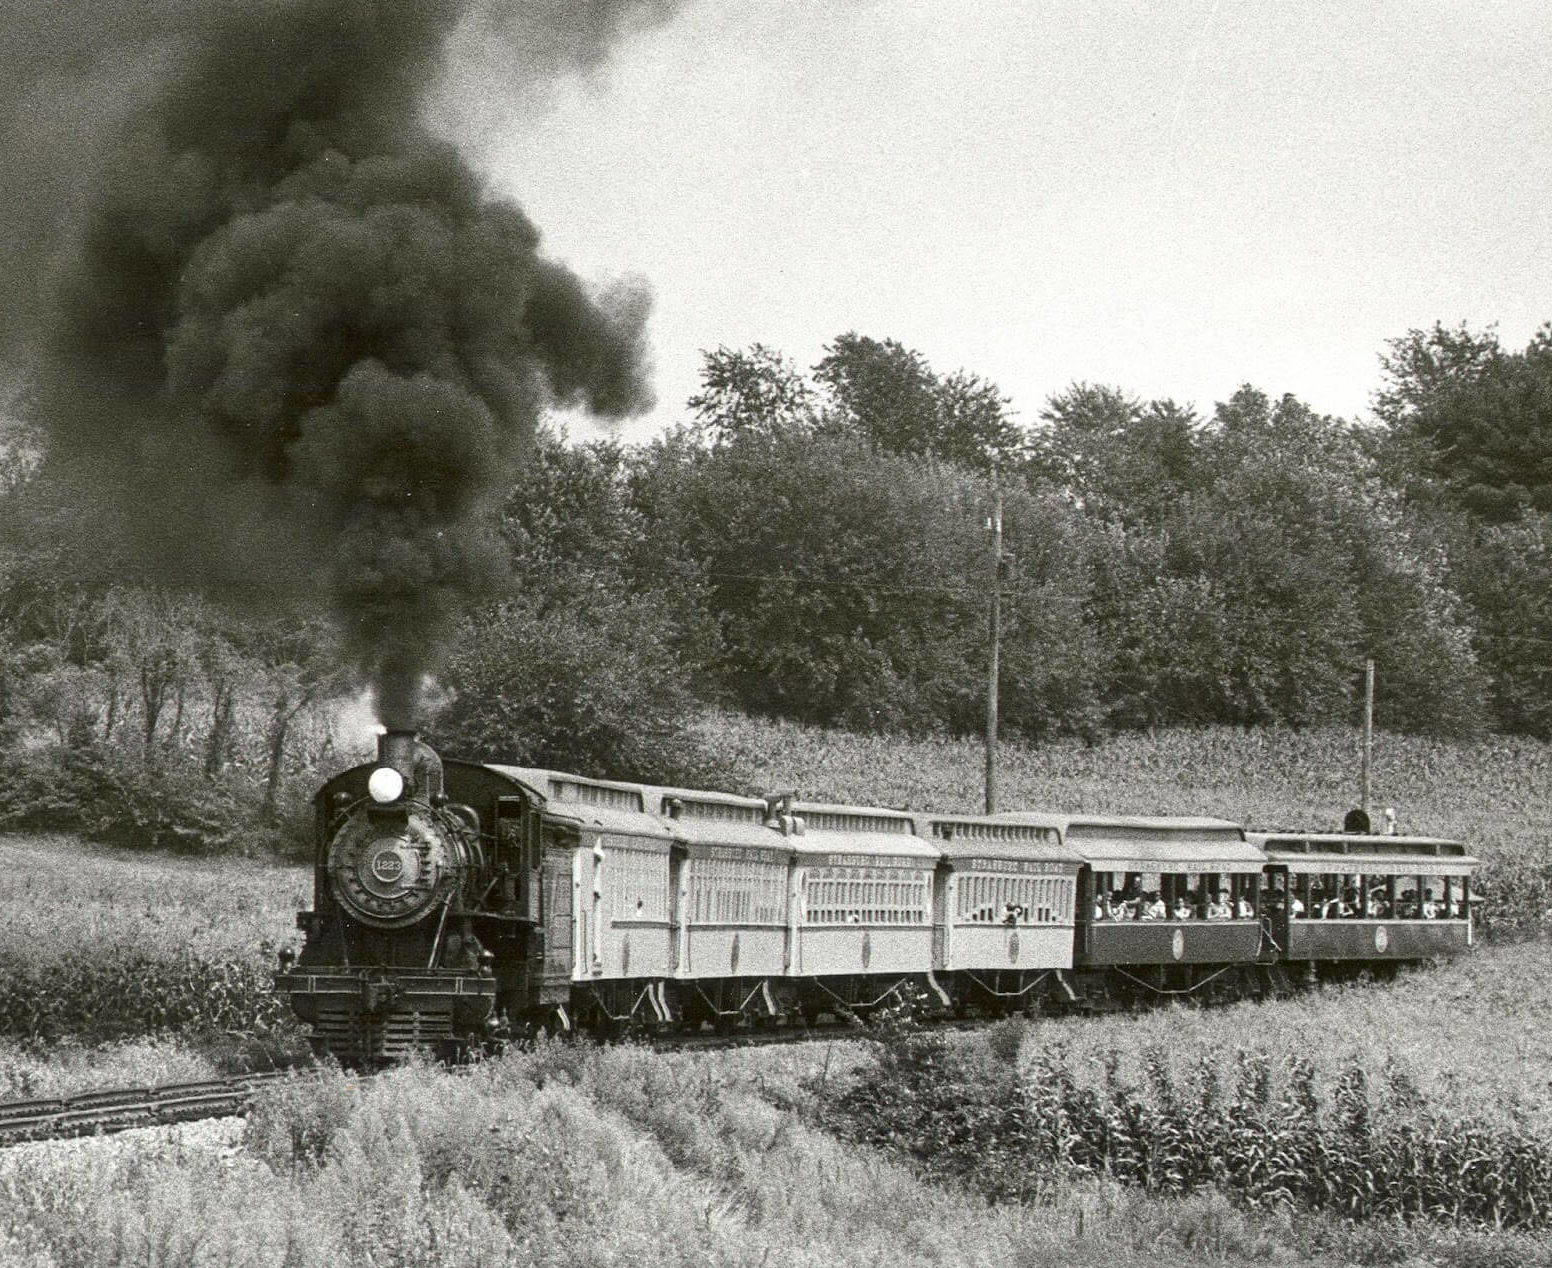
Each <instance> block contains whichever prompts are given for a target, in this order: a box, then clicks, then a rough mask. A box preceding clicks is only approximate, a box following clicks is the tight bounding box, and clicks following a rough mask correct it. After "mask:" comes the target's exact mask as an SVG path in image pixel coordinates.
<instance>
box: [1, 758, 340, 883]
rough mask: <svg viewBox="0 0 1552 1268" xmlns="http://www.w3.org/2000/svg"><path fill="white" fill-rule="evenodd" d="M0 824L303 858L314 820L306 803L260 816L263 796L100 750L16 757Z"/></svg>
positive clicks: (146, 846) (196, 850)
mask: <svg viewBox="0 0 1552 1268" xmlns="http://www.w3.org/2000/svg"><path fill="white" fill-rule="evenodd" d="M0 828H5V829H11V830H18V831H29V832H75V833H79V834H81V835H82V836H85V837H88V838H90V839H91V840H94V841H100V842H102V843H104V844H107V845H118V846H123V847H125V848H128V849H134V850H161V851H167V852H170V853H176V854H244V855H248V856H259V855H280V856H283V857H292V858H297V857H303V856H304V855H305V854H306V852H307V851H308V849H309V848H310V839H309V833H310V831H311V820H310V816H309V815H308V814H307V813H306V811H305V808H304V807H303V806H302V805H301V804H300V803H294V804H288V805H287V806H286V807H285V809H284V810H283V812H282V813H281V814H280V815H279V816H278V817H276V818H266V817H264V816H263V815H261V803H260V799H259V796H258V793H257V791H256V790H254V789H251V788H249V787H247V786H246V785H245V784H244V783H242V782H241V781H240V780H239V779H237V778H227V779H222V780H210V779H207V778H205V777H204V776H203V775H202V774H201V773H199V772H198V771H196V770H193V769H191V768H189V767H186V766H171V767H166V768H163V767H157V766H147V765H146V764H145V763H144V762H143V761H142V760H141V759H140V758H139V757H138V756H133V755H129V754H125V753H121V752H119V751H118V750H115V749H111V748H104V747H101V746H97V745H91V744H87V745H81V746H77V747H70V748H64V747H49V748H44V749H38V750H33V751H30V752H21V753H15V754H12V755H11V756H10V758H9V761H8V763H7V777H6V779H5V780H3V781H0Z"/></svg>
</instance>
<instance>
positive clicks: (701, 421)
mask: <svg viewBox="0 0 1552 1268" xmlns="http://www.w3.org/2000/svg"><path fill="white" fill-rule="evenodd" d="M688 405H689V409H690V414H691V416H692V417H693V418H694V420H695V422H694V428H695V431H696V433H697V435H699V436H700V437H701V438H703V439H705V440H708V441H710V442H711V443H713V444H715V443H717V442H719V441H725V440H731V439H733V438H735V437H742V436H759V435H767V436H776V435H782V434H785V433H790V432H811V431H812V430H813V429H814V425H815V422H816V412H817V397H816V395H815V392H814V388H813V386H812V385H811V384H810V383H809V382H808V380H807V379H805V378H804V377H803V374H802V371H800V370H799V369H798V368H797V366H796V365H795V364H794V363H793V362H792V361H790V360H789V359H788V358H786V357H784V356H782V354H781V353H779V352H777V351H776V350H775V349H774V348H768V347H766V346H765V345H764V344H762V343H756V344H751V345H750V346H749V348H748V349H747V350H744V351H737V350H734V349H731V348H727V347H719V348H718V349H717V350H716V351H715V352H702V353H701V390H700V391H699V392H697V393H696V394H695V395H694V396H692V397H690V399H689V402H688Z"/></svg>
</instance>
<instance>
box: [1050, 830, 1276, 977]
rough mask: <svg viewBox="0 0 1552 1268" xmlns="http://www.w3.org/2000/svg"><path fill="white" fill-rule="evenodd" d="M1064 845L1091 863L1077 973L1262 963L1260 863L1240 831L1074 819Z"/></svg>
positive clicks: (1083, 875) (1082, 885)
mask: <svg viewBox="0 0 1552 1268" xmlns="http://www.w3.org/2000/svg"><path fill="white" fill-rule="evenodd" d="M1062 840H1063V843H1064V844H1065V845H1066V847H1067V848H1068V849H1069V850H1071V851H1072V852H1073V853H1075V854H1077V855H1079V856H1081V857H1082V859H1083V861H1084V867H1083V870H1082V871H1081V872H1080V874H1079V879H1078V916H1077V926H1078V928H1077V937H1076V940H1075V943H1074V948H1073V963H1074V966H1075V967H1076V968H1079V969H1088V968H1108V967H1110V966H1113V965H1160V966H1168V965H1171V964H1184V965H1193V964H1194V965H1207V964H1227V963H1250V962H1254V961H1255V959H1256V957H1257V953H1258V950H1259V948H1260V936H1261V926H1260V921H1259V919H1258V915H1257V908H1258V901H1257V895H1258V892H1259V888H1260V878H1261V868H1262V862H1263V858H1262V854H1261V852H1260V851H1259V850H1258V849H1256V847H1255V846H1253V845H1251V844H1250V843H1249V842H1247V841H1246V839H1245V832H1244V829H1243V828H1241V827H1240V826H1239V825H1238V824H1235V823H1229V822H1227V821H1226V820H1222V819H1187V818H1157V819H1152V818H1121V817H1116V818H1110V817H1083V818H1080V817H1070V818H1068V819H1067V820H1066V821H1065V823H1064V824H1063V830H1062ZM1220 896H1221V901H1222V902H1223V903H1224V904H1226V911H1225V910H1224V908H1222V907H1218V906H1216V904H1217V903H1218V902H1220ZM1160 907H1162V912H1161V913H1160V911H1159V908H1160Z"/></svg>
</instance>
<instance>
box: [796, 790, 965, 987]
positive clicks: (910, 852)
mask: <svg viewBox="0 0 1552 1268" xmlns="http://www.w3.org/2000/svg"><path fill="white" fill-rule="evenodd" d="M773 810H774V814H773V819H772V821H773V822H774V823H775V824H776V825H777V827H778V828H779V830H781V831H783V832H785V833H786V834H787V841H788V844H789V845H790V846H791V847H792V851H793V869H792V895H793V899H792V902H791V903H790V905H789V910H788V919H789V922H790V924H789V930H788V948H789V951H790V963H789V965H788V973H789V975H791V976H792V977H797V978H804V979H809V981H808V982H806V983H805V992H806V1000H805V1007H806V1008H808V1010H809V1011H813V1010H814V1009H815V1008H819V1009H821V1010H823V1009H824V1007H825V1006H826V1001H827V1000H828V1002H830V1003H836V1004H841V1005H844V1006H846V1007H867V1006H870V1005H872V1004H876V1003H879V1002H881V1001H882V1000H883V999H884V998H885V997H886V996H888V995H890V994H892V993H893V992H894V991H895V990H896V989H897V987H898V986H899V984H900V982H901V980H902V979H904V978H906V977H910V976H916V977H921V978H927V977H929V976H930V971H931V966H932V879H933V873H934V871H935V870H936V868H937V862H938V852H937V850H936V849H934V848H933V847H932V846H931V845H929V844H928V843H927V842H926V841H923V840H922V839H921V838H920V837H918V836H917V835H916V832H915V821H914V819H913V818H912V816H911V815H909V814H905V813H903V812H896V811H889V810H876V809H871V808H864V807H857V806H833V805H819V804H814V803H808V802H791V801H784V802H781V803H779V804H776V805H775V806H773ZM939 994H940V996H941V992H939ZM943 1002H947V1001H946V997H943Z"/></svg>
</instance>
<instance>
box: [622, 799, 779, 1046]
mask: <svg viewBox="0 0 1552 1268" xmlns="http://www.w3.org/2000/svg"><path fill="white" fill-rule="evenodd" d="M653 796H654V798H655V799H656V801H657V804H658V806H659V809H660V813H661V816H662V818H663V819H664V820H665V821H667V823H668V824H669V827H670V830H671V831H672V832H673V835H674V863H673V896H674V897H673V921H674V965H673V972H674V978H675V988H676V989H675V996H676V998H677V1001H678V1004H679V1007H680V1010H681V1013H682V1019H683V1020H685V1021H687V1022H691V1023H694V1022H697V1021H711V1022H713V1023H726V1022H730V1021H732V1020H733V1019H736V1018H738V1017H739V1016H742V1015H750V1014H754V1015H757V1016H758V1015H761V1014H763V1015H766V1016H773V1015H775V1014H776V1013H778V1012H779V1011H781V1009H782V1007H783V1004H784V996H785V992H784V991H783V990H782V989H781V988H782V985H783V983H784V980H785V976H786V972H787V904H788V901H789V892H788V890H789V885H788V877H789V876H790V874H791V870H792V850H791V848H790V847H789V846H788V845H787V843H786V838H784V837H783V836H782V835H781V834H780V833H778V832H776V831H774V830H773V829H772V828H771V827H769V826H768V825H767V824H766V821H765V820H766V814H767V805H766V803H765V802H764V801H763V800H761V799H760V798H757V797H738V796H733V795H731V794H723V793H708V792H695V791H690V790H686V789H669V788H665V789H661V790H657V791H656V792H655V793H654V794H653Z"/></svg>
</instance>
